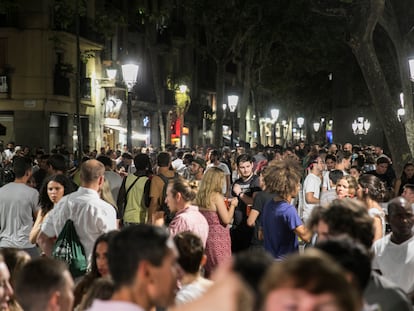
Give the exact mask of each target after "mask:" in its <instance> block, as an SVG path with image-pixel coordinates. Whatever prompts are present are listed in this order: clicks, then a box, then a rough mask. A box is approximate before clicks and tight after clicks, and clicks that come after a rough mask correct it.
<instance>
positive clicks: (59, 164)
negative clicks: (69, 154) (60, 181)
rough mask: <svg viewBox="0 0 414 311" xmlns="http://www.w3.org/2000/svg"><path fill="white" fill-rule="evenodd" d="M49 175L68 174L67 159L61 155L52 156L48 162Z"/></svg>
mask: <svg viewBox="0 0 414 311" xmlns="http://www.w3.org/2000/svg"><path fill="white" fill-rule="evenodd" d="M47 165H48V168H47V175H49V176H51V175H57V174H63V175H65V174H66V171H67V165H66V159H65V157H64V156H63V155H61V154H59V153H55V154H52V155H51V156H50V157H49V159H48V160H47Z"/></svg>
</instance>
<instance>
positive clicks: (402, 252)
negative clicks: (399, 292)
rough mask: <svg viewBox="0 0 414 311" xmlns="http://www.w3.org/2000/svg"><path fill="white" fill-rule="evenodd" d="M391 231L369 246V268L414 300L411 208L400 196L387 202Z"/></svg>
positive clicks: (412, 214) (413, 219) (413, 214)
mask: <svg viewBox="0 0 414 311" xmlns="http://www.w3.org/2000/svg"><path fill="white" fill-rule="evenodd" d="M388 221H389V224H390V227H391V234H388V235H386V236H385V237H383V238H382V239H380V240H377V241H375V243H374V245H373V246H372V250H373V252H374V259H373V264H372V268H373V269H374V270H378V271H380V272H381V274H382V275H383V276H384V277H385V278H387V279H388V280H390V281H392V282H394V283H395V284H396V285H398V286H400V287H401V288H402V289H403V290H404V291H405V292H406V293H407V294H408V295H409V297H411V300H412V301H414V234H413V231H412V229H413V227H414V212H413V208H412V205H411V204H409V202H408V201H407V200H406V199H404V198H403V197H397V198H394V199H392V200H391V201H390V203H389V204H388Z"/></svg>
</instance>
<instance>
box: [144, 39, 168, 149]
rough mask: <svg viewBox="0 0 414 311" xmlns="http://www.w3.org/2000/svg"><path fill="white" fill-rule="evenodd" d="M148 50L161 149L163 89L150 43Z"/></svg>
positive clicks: (154, 51) (162, 144) (163, 129)
mask: <svg viewBox="0 0 414 311" xmlns="http://www.w3.org/2000/svg"><path fill="white" fill-rule="evenodd" d="M148 51H149V58H150V62H151V70H152V77H153V82H154V90H155V100H156V104H157V115H158V117H157V119H158V126H159V129H160V147H161V149H162V150H164V148H165V126H164V119H163V117H162V104H163V100H164V98H163V96H161V94H163V92H164V90H163V88H162V83H161V77H160V74H159V72H160V70H159V61H158V53H157V50H156V48H152V47H151V45H149V47H148Z"/></svg>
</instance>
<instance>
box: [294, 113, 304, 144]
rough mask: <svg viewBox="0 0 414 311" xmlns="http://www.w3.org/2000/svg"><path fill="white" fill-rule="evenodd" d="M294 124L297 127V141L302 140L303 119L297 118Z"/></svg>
mask: <svg viewBox="0 0 414 311" xmlns="http://www.w3.org/2000/svg"><path fill="white" fill-rule="evenodd" d="M296 123H297V124H298V126H299V140H302V126H303V124H305V119H304V118H303V117H298V118H297V119H296Z"/></svg>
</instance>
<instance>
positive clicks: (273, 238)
mask: <svg viewBox="0 0 414 311" xmlns="http://www.w3.org/2000/svg"><path fill="white" fill-rule="evenodd" d="M300 171H301V170H300V167H299V166H298V164H297V162H296V161H292V160H281V161H277V162H275V163H273V164H272V165H270V166H268V167H267V168H266V171H265V173H264V182H265V185H266V191H269V192H271V193H275V194H276V195H275V196H274V198H273V200H271V201H269V202H268V203H267V204H266V205H265V207H264V209H263V215H262V230H263V237H264V248H265V250H266V251H268V252H269V253H270V254H271V255H272V256H273V257H274V258H275V259H277V260H281V259H283V258H285V257H286V255H288V254H290V253H294V252H297V251H298V250H299V242H298V238H297V236H299V237H300V238H301V239H302V240H303V241H305V242H309V241H310V239H311V232H310V231H309V230H307V229H306V228H305V226H304V225H303V223H302V221H301V219H300V218H299V215H298V213H297V211H296V208H295V206H293V205H292V204H291V201H292V199H293V198H295V197H296V196H297V195H298V193H299V183H300V178H301V173H300Z"/></svg>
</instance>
